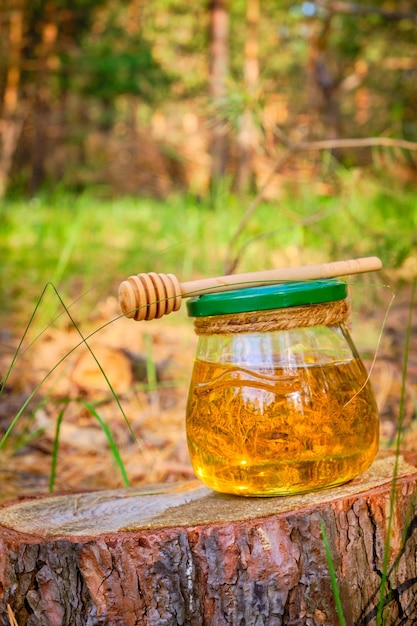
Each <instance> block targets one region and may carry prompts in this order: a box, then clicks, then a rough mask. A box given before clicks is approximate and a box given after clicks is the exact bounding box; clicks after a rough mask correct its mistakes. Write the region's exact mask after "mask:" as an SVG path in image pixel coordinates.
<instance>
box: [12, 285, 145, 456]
mask: <svg viewBox="0 0 417 626" xmlns="http://www.w3.org/2000/svg"><path fill="white" fill-rule="evenodd" d="M48 287H51V288H52V289H53V290H54V292H55V294H56V296H57V298H58V299H59V301H60V303H61V305H62V307H63V308H64V311H65V313H66V314H67V316H68V317H69V319H70V321H71V323H72V325H73V327H74V328H75V329H76V331H77V332H78V334H79V336H80V337H81V341H80V342H79V343H78V344H77V345H76V346H74V347H73V348H72V349H71V350H69V351H68V352H67V353H66V354H65V355H64V356H63V357H62V358H61V359H59V361H58V362H57V363H56V364H55V365H54V366H53V367H52V368H51V369H50V370H49V372H48V373H47V374H46V375H45V376H44V377H43V378H42V380H41V381H40V382H39V383H38V384H37V385H36V386H35V388H34V389H33V391H32V393H31V394H30V395H29V396H28V398H27V399H26V400H25V402H24V403H23V404H22V406H21V407H20V410H19V411H18V413H17V414H16V415H15V417H14V418H13V420H12V422H11V424H10V425H9V427H8V428H7V430H6V432H5V434H4V435H3V437H2V438H1V440H0V449H1V448H2V447H3V445H4V444H5V442H6V440H7V439H8V437H9V435H10V433H11V432H12V430H13V428H14V427H15V425H16V422H17V421H18V419H19V418H20V416H21V415H22V413H23V411H24V410H25V409H26V407H27V406H28V404H29V402H30V401H31V400H32V398H33V397H34V396H35V395H36V393H37V392H38V391H39V389H40V388H41V386H42V385H43V383H44V382H45V381H46V380H47V379H48V378H49V376H50V375H51V374H52V373H53V372H54V371H55V370H56V369H57V367H58V366H59V365H61V363H62V362H63V361H64V360H65V359H66V358H67V357H68V356H69V355H70V354H72V352H74V351H75V350H76V349H77V348H78V347H80V346H81V345H85V346H86V347H87V349H88V351H89V352H90V354H91V355H92V357H93V359H94V360H95V362H96V364H97V366H98V368H99V369H100V371H101V373H102V374H103V377H104V379H105V380H106V382H107V385H108V387H109V389H110V391H111V394H112V396H113V398H114V400H115V401H116V404H117V406H118V408H119V410H120V412H121V414H122V415H123V418H124V420H125V422H126V425H127V427H128V429H129V432H130V434H131V436H132V438H133V441H134V442H135V444H136V445H137V446H138V448H140V444H139V442H138V440H137V437H136V435H135V433H134V431H133V429H132V427H131V425H130V423H129V420H128V419H127V416H126V414H125V412H124V410H123V407H122V405H121V403H120V400H119V398H118V396H117V394H116V392H115V391H114V389H113V387H112V385H111V383H110V381H109V379H108V377H107V375H106V373H105V372H104V370H103V368H102V366H101V365H100V363H99V361H98V359H97V357H96V356H95V354H94V352H93V350H92V349H91V347H90V345H89V344H88V341H87V340H88V339H90V338H91V337H92V336H93V335H95V334H96V333H97V332H99V331H100V330H102V329H103V328H105V327H106V326H108V325H109V324H111V323H113V322H114V321H116V320H117V319H119V318H120V317H122V316H121V315H120V316H118V317H117V318H114V319H113V320H110V322H107V323H106V324H103V325H102V326H100V328H98V329H96V330H95V331H94V332H92V333H90V334H89V335H86V336H84V335H83V334H82V332H81V330H80V328H79V326H78V324H77V323H76V321H75V319H74V318H73V317H72V315H71V314H70V312H69V310H68V307H67V306H66V305H65V303H64V301H63V299H62V298H61V296H60V294H59V292H58V290H57V289H56V287H55V285H52V284H51V283H47V284H46V285H45V287H44V289H43V291H42V293H41V295H40V297H39V299H38V301H37V304H36V307H35V309H34V311H33V313H32V315H31V317H30V319H29V322H28V324H27V326H26V328H25V331H24V333H23V335H22V338H21V340H20V342H19V345H18V347H17V349H16V352H15V354H14V356H13V359H12V363H11V365H10V366H9V369H8V370H7V372H6V376H5V378H4V379H3V383H2V387H1V389H0V395H1V393H2V391H3V389H4V387H5V385H6V382H7V380H8V377H9V376H10V372H11V371H12V369H13V367H14V366H15V365H16V362H17V360H18V358H17V357H18V354H19V351H20V348H21V346H22V344H23V341H24V339H25V337H26V335H27V333H28V332H29V328H30V326H31V324H32V322H33V320H34V317H35V314H36V312H37V310H38V309H39V306H40V303H41V301H42V298H43V296H44V294H45V292H46V289H47V288H48Z"/></svg>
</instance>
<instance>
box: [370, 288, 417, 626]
mask: <svg viewBox="0 0 417 626" xmlns="http://www.w3.org/2000/svg"><path fill="white" fill-rule="evenodd" d="M416 292H417V278H414V280H413V283H412V288H411V297H410V306H409V310H408V320H407V326H406V333H405V343H404V358H403V367H402V375H401V394H400V407H399V413H398V427H397V438H396V444H395V462H394V471H393V477H392V485H391V493H390V502H389V516H388V525H387V530H386V540H385V549H384V560H383V563H382V576H381V584H380V589H379V601H378V613H377V617H376V626H381V624H382V623H383V612H384V608H385V588H386V585H387V581H388V576H389V571H388V564H389V558H390V541H391V529H392V524H393V519H394V507H395V492H396V486H397V476H398V463H399V457H400V450H401V441H402V435H403V432H402V431H403V422H404V412H405V394H406V380H407V368H408V357H409V352H410V339H411V328H412V318H413V312H414V306H415V301H416Z"/></svg>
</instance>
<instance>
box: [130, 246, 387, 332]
mask: <svg viewBox="0 0 417 626" xmlns="http://www.w3.org/2000/svg"><path fill="white" fill-rule="evenodd" d="M381 268H382V263H381V261H380V259H378V257H374V256H373V257H365V258H361V259H351V260H349V261H334V262H332V263H322V264H320V265H304V266H301V267H294V268H283V269H273V270H266V271H263V272H250V273H247V274H231V275H229V276H218V277H216V278H203V279H201V280H193V281H190V282H185V283H179V282H178V279H177V278H176V277H175V276H174V275H173V274H155V273H154V272H150V273H149V274H138V275H137V276H129V278H128V279H127V280H125V281H123V282H122V283H121V285H120V288H119V301H120V306H121V309H122V312H123V314H124V315H125V316H126V317H132V318H134V319H135V320H137V321H141V320H152V319H154V318H158V317H162V315H167V314H168V313H171V312H172V311H178V309H179V308H180V306H181V299H182V298H188V297H190V296H199V295H203V294H205V293H214V292H219V291H230V290H233V289H240V288H242V287H256V286H260V285H268V284H273V283H280V282H286V281H296V280H313V279H320V278H333V277H335V276H347V275H349V274H361V273H363V272H374V271H376V270H380V269H381Z"/></svg>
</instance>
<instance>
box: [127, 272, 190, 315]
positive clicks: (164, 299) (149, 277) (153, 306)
mask: <svg viewBox="0 0 417 626" xmlns="http://www.w3.org/2000/svg"><path fill="white" fill-rule="evenodd" d="M181 298H182V292H181V285H180V283H179V282H178V279H177V278H176V276H174V274H155V273H154V272H150V273H149V274H138V275H137V276H129V278H128V279H127V280H124V281H123V282H122V283H121V284H120V287H119V302H120V308H121V309H122V313H123V315H125V316H126V317H129V318H133V319H135V320H136V321H138V322H140V321H142V320H153V319H154V318H159V317H162V315H168V314H169V313H171V312H172V311H178V309H179V308H180V306H181Z"/></svg>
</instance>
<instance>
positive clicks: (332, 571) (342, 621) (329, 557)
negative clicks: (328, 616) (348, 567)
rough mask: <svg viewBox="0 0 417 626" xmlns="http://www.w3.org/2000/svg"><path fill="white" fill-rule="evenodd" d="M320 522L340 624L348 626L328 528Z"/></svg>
mask: <svg viewBox="0 0 417 626" xmlns="http://www.w3.org/2000/svg"><path fill="white" fill-rule="evenodd" d="M319 524H320V530H321V535H322V537H323V543H324V549H325V551H326V558H327V565H328V567H329V574H330V582H331V584H332V591H333V595H334V600H335V603H336V611H337V616H338V618H339V624H340V626H346V620H345V616H344V614H343V607H342V600H341V598H340V592H339V586H338V584H337V577H336V572H335V569H334V564H333V558H332V553H331V551H330V546H329V541H328V539H327V535H326V529H325V528H324V523H323V520H321V519H320V520H319Z"/></svg>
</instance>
